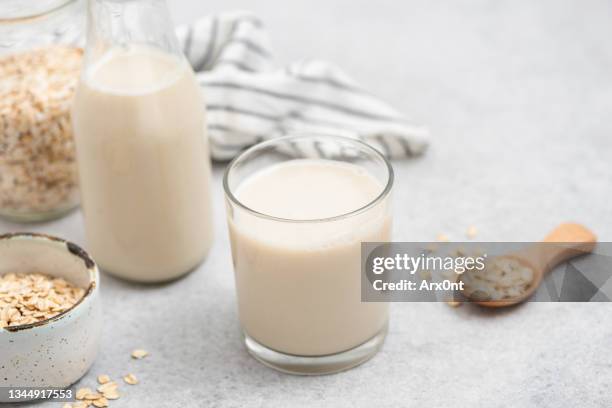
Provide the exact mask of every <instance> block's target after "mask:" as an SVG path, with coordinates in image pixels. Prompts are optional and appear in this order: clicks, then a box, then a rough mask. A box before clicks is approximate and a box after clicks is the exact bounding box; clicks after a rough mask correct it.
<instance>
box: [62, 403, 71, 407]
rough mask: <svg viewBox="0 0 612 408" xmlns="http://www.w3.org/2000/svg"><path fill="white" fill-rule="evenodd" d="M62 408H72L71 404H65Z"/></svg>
mask: <svg viewBox="0 0 612 408" xmlns="http://www.w3.org/2000/svg"><path fill="white" fill-rule="evenodd" d="M62 408H72V404H69V403H65V404H64V405H63V406H62Z"/></svg>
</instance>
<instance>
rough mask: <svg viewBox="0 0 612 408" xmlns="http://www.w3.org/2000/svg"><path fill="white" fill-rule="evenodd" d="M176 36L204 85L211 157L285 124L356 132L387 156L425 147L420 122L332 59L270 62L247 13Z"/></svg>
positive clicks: (263, 37)
mask: <svg viewBox="0 0 612 408" xmlns="http://www.w3.org/2000/svg"><path fill="white" fill-rule="evenodd" d="M177 35H178V38H179V43H180V46H181V47H182V49H183V51H184V53H185V55H186V56H187V58H188V60H189V62H190V63H191V65H192V66H193V69H194V70H195V71H196V75H197V77H198V81H199V83H200V84H201V86H202V87H203V88H204V91H205V96H206V101H207V107H208V129H209V136H210V145H211V154H212V157H213V159H215V160H229V159H231V158H233V157H234V156H235V155H236V154H237V153H239V152H240V151H242V150H244V149H245V148H247V147H249V146H251V145H253V144H255V143H258V142H260V141H263V140H267V139H271V138H274V137H278V136H283V135H286V134H287V133H288V132H291V131H299V132H316V133H323V134H332V135H341V136H348V137H353V138H358V139H360V140H363V141H365V142H366V143H369V144H370V145H372V146H374V147H375V148H377V149H378V150H380V151H381V152H382V153H384V154H385V155H386V156H387V157H390V158H403V157H410V156H414V155H418V154H421V153H422V152H423V151H424V150H425V148H426V147H427V143H428V142H427V141H428V132H427V129H426V128H424V127H423V126H419V125H417V124H415V123H413V122H411V121H410V120H409V119H407V118H406V117H405V116H404V115H402V114H400V113H399V112H397V111H396V110H395V109H393V108H392V107H391V106H389V105H388V104H387V103H385V102H383V101H381V100H380V99H378V98H376V97H375V96H373V95H371V94H370V93H369V92H367V91H365V90H363V89H362V88H361V87H360V86H359V85H357V84H356V83H355V82H354V81H352V80H351V79H350V78H349V77H348V76H346V75H345V74H344V73H343V72H342V71H341V70H340V69H339V68H337V67H336V66H334V65H332V64H330V63H328V62H323V61H316V60H311V61H302V62H296V63H293V64H291V65H289V66H286V67H278V66H276V65H274V61H273V59H272V52H271V48H270V44H269V39H268V36H267V33H266V31H265V29H264V25H263V23H262V22H261V21H260V20H259V19H258V18H257V17H256V16H254V15H253V14H251V13H247V12H235V13H226V14H221V15H216V16H211V17H205V18H202V19H200V20H198V21H196V22H195V23H194V24H193V25H190V26H184V27H180V28H178V29H177Z"/></svg>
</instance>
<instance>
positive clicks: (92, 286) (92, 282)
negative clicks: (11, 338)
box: [0, 232, 100, 336]
mask: <svg viewBox="0 0 612 408" xmlns="http://www.w3.org/2000/svg"><path fill="white" fill-rule="evenodd" d="M10 240H24V241H27V240H31V241H38V242H46V243H50V244H51V245H53V246H55V247H56V248H57V249H58V250H60V249H61V250H65V251H66V254H67V255H68V256H72V257H77V258H79V259H80V260H81V261H83V263H84V264H85V268H86V270H87V272H88V275H89V285H88V286H87V288H86V289H85V294H84V295H83V297H81V299H79V300H78V301H77V302H76V303H75V304H74V305H72V306H71V307H70V308H69V309H66V310H64V311H63V312H61V313H59V314H57V315H55V316H53V317H51V318H48V319H45V320H41V321H39V322H35V323H28V324H22V325H19V326H6V327H3V328H1V329H0V336H2V334H13V333H19V332H23V331H24V330H30V329H35V328H41V327H46V326H50V325H52V324H53V323H56V322H58V321H60V320H63V319H65V318H67V317H70V316H71V315H72V314H73V313H74V312H75V311H76V310H77V309H78V308H79V306H80V305H82V304H84V303H86V302H87V301H88V300H89V299H91V298H92V297H93V296H94V294H96V293H97V292H98V288H99V286H100V284H99V279H100V274H99V270H98V266H97V265H96V263H95V262H94V260H93V259H92V258H91V256H90V255H89V254H88V253H87V252H86V251H85V250H84V249H82V248H81V247H80V246H78V245H77V244H75V243H73V242H70V241H67V240H65V239H63V238H59V237H56V236H53V235H48V234H43V233H35V232H12V233H7V234H0V242H2V241H10Z"/></svg>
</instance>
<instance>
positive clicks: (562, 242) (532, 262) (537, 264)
mask: <svg viewBox="0 0 612 408" xmlns="http://www.w3.org/2000/svg"><path fill="white" fill-rule="evenodd" d="M596 242H597V237H596V236H595V234H593V233H592V232H591V231H590V230H589V229H587V228H586V227H585V226H583V225H580V224H574V223H563V224H561V225H559V226H558V227H557V228H555V229H554V230H552V231H551V232H550V233H549V234H548V235H547V236H546V238H544V239H543V240H542V243H538V244H535V245H532V246H530V247H528V248H526V249H525V250H522V251H520V252H517V253H513V254H508V255H502V256H500V257H496V258H494V259H493V260H492V261H493V262H495V260H496V259H499V258H510V259H514V260H516V261H518V262H520V263H521V264H523V265H524V266H527V267H529V268H530V269H531V270H532V271H533V280H532V281H531V284H530V285H529V286H528V287H527V289H526V290H524V291H523V292H522V293H521V295H519V296H517V297H514V298H504V299H500V300H491V299H490V298H489V299H481V298H476V297H474V294H472V297H469V296H467V294H466V293H464V294H465V296H466V297H468V298H469V299H470V301H471V302H472V303H476V304H479V305H481V306H486V307H506V306H512V305H516V304H518V303H521V302H524V301H525V300H527V299H529V297H530V296H531V295H533V294H534V292H535V291H536V289H537V288H538V286H540V283H542V279H543V278H544V275H546V273H548V272H549V271H551V270H552V269H554V268H555V267H556V266H557V265H559V264H560V263H562V262H565V261H567V260H568V259H571V258H573V257H575V256H579V255H583V254H586V253H589V252H591V251H593V248H595V244H596ZM551 243H553V244H556V245H551ZM464 292H465V291H464Z"/></svg>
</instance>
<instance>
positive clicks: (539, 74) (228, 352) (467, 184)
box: [0, 0, 612, 408]
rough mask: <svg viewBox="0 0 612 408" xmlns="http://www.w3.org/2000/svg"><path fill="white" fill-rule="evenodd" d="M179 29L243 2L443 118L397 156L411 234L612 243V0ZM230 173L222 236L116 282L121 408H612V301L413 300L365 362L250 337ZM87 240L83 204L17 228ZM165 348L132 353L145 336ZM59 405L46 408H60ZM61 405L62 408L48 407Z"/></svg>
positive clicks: (112, 371)
mask: <svg viewBox="0 0 612 408" xmlns="http://www.w3.org/2000/svg"><path fill="white" fill-rule="evenodd" d="M170 3H171V9H172V11H173V14H174V17H175V19H176V21H177V22H187V21H190V20H191V19H193V18H195V17H196V16H198V15H202V14H205V13H211V12H218V11H221V10H229V9H236V8H243V9H250V10H253V11H255V12H257V13H258V14H259V15H260V16H261V18H262V19H263V20H264V21H265V22H266V24H267V26H268V28H269V30H270V32H271V35H272V36H273V40H274V44H275V47H276V50H277V53H278V58H279V62H287V61H291V60H294V59H299V58H304V57H319V58H324V59H328V60H332V61H334V62H336V63H337V64H339V65H341V66H342V67H344V69H345V70H346V71H347V72H349V73H350V74H351V75H353V76H354V77H355V78H356V79H358V80H359V81H360V82H361V83H363V84H364V85H365V86H366V87H367V88H368V89H371V90H372V91H373V92H375V93H377V94H379V95H380V96H382V97H384V98H385V99H387V100H389V101H390V102H392V103H393V104H395V105H396V106H397V107H399V108H400V109H401V110H402V111H405V112H406V113H409V114H410V115H412V116H413V117H414V118H416V119H417V120H419V121H422V122H424V123H427V124H428V125H430V127H431V131H432V145H431V149H430V150H429V152H428V153H427V154H426V155H425V156H424V157H422V158H420V159H417V160H413V161H405V162H396V163H394V167H395V170H396V172H397V184H396V188H395V204H396V207H395V220H396V224H395V238H396V239H397V240H431V239H433V238H435V236H436V235H437V234H438V233H440V232H445V233H448V234H449V235H450V236H451V238H452V239H455V240H461V239H463V238H464V235H463V234H464V231H465V229H466V228H467V227H468V226H469V225H475V226H477V227H478V228H479V230H480V235H479V236H478V239H480V240H515V241H523V240H537V239H540V238H541V237H543V235H544V234H545V233H546V232H547V231H548V230H549V229H551V228H552V227H554V226H555V224H557V223H559V222H561V221H564V220H576V221H580V222H583V223H585V224H586V225H588V226H590V227H592V228H593V229H594V230H595V231H596V232H597V233H598V235H599V237H600V239H601V240H604V241H610V240H611V239H612V206H611V205H610V200H611V199H612V194H611V186H612V163H611V158H612V140H611V138H612V116H611V112H612V80H611V79H612V24H611V22H612V3H610V2H608V1H604V0H601V1H598V0H588V1H580V0H573V1H570V0H541V1H531V0H521V1H516V0H501V1H488V0H460V1H455V0H433V1H432V0H421V1H397V0H379V1H376V2H374V1H368V0H326V1H319V0H316V1H313V0H292V1H291V2H281V1H278V0H258V1H257V2H248V1H244V0H224V1H220V0H209V1H206V2H199V1H188V0H172V1H171V2H170ZM222 171H223V166H217V167H216V168H215V171H214V191H215V196H214V200H215V211H216V217H215V219H216V225H215V227H216V232H217V240H216V244H215V246H214V249H213V251H212V253H211V255H210V258H209V259H208V261H207V262H206V263H205V264H204V265H203V266H202V267H200V268H199V270H197V271H196V272H195V273H192V274H191V275H189V276H187V277H186V278H184V279H182V280H180V281H177V282H174V283H172V284H169V285H165V286H147V287H142V286H137V285H132V284H128V283H125V282H121V281H118V280H116V279H113V278H111V277H108V276H104V277H103V282H102V283H103V288H102V293H103V296H104V305H105V311H106V315H105V330H104V333H103V339H102V350H101V351H100V356H99V358H98V360H97V362H96V364H95V366H94V367H93V369H92V370H91V372H90V373H89V375H88V376H87V377H86V378H85V379H83V380H82V381H81V385H93V384H94V378H95V376H96V375H97V374H100V373H106V374H109V375H111V376H114V377H117V376H119V375H122V374H125V373H128V372H133V373H135V374H136V375H137V376H138V377H139V378H140V379H141V384H140V385H138V386H132V387H128V386H123V388H124V391H125V396H124V397H123V398H122V399H121V400H119V401H116V402H114V403H113V405H112V406H115V407H132V408H138V407H199V406H206V407H224V408H225V407H279V408H280V407H283V408H285V407H352V406H357V407H450V406H458V407H467V406H470V407H487V408H490V407H510V406H512V407H556V408H558V407H575V406H580V407H585V408H586V407H610V406H612V394H611V393H610V385H609V384H610V379H611V378H612V352H611V350H612V305H610V304H527V305H525V306H523V307H518V308H516V309H513V310H511V311H504V312H495V313H494V312H488V311H484V310H480V309H477V308H475V307H470V306H464V307H461V308H458V309H452V308H449V307H448V306H446V305H444V304H394V305H393V307H392V317H391V318H392V321H391V329H390V333H389V336H388V339H387V342H386V345H385V347H384V349H383V351H382V352H381V353H380V354H379V355H378V356H377V357H375V358H374V359H373V360H371V361H370V362H368V363H366V364H364V365H363V366H361V367H359V368H356V369H353V370H351V371H348V372H345V373H342V374H338V375H332V376H324V377H314V378H301V377H293V376H288V375H284V374H279V373H276V372H274V371H272V370H270V369H268V368H265V367H263V366H262V365H260V364H259V363H257V362H256V361H254V360H253V359H252V358H250V357H249V356H248V355H247V354H246V352H245V351H244V349H243V348H242V346H241V343H240V335H239V330H238V322H237V314H236V305H235V295H234V283H233V272H232V269H231V262H230V251H229V246H228V237H227V232H226V227H225V224H224V222H225V221H224V208H223V203H222V192H221V183H220V179H221V175H222ZM24 229H29V230H35V231H45V232H48V233H53V234H57V235H60V236H62V237H65V238H68V239H71V240H74V241H76V242H79V243H82V244H85V240H84V231H83V224H82V219H81V215H80V214H79V213H74V214H72V215H70V216H69V217H67V218H65V219H63V220H61V221H57V222H52V223H48V224H43V225H36V226H34V227H23V226H18V225H13V224H8V223H5V222H0V232H5V231H16V230H24ZM136 347H142V348H145V349H147V350H150V351H151V353H152V356H151V357H150V358H148V359H145V360H143V361H132V360H131V359H130V357H129V353H130V351H131V350H132V349H133V348H136ZM45 406H46V405H45ZM48 406H54V405H52V404H48Z"/></svg>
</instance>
